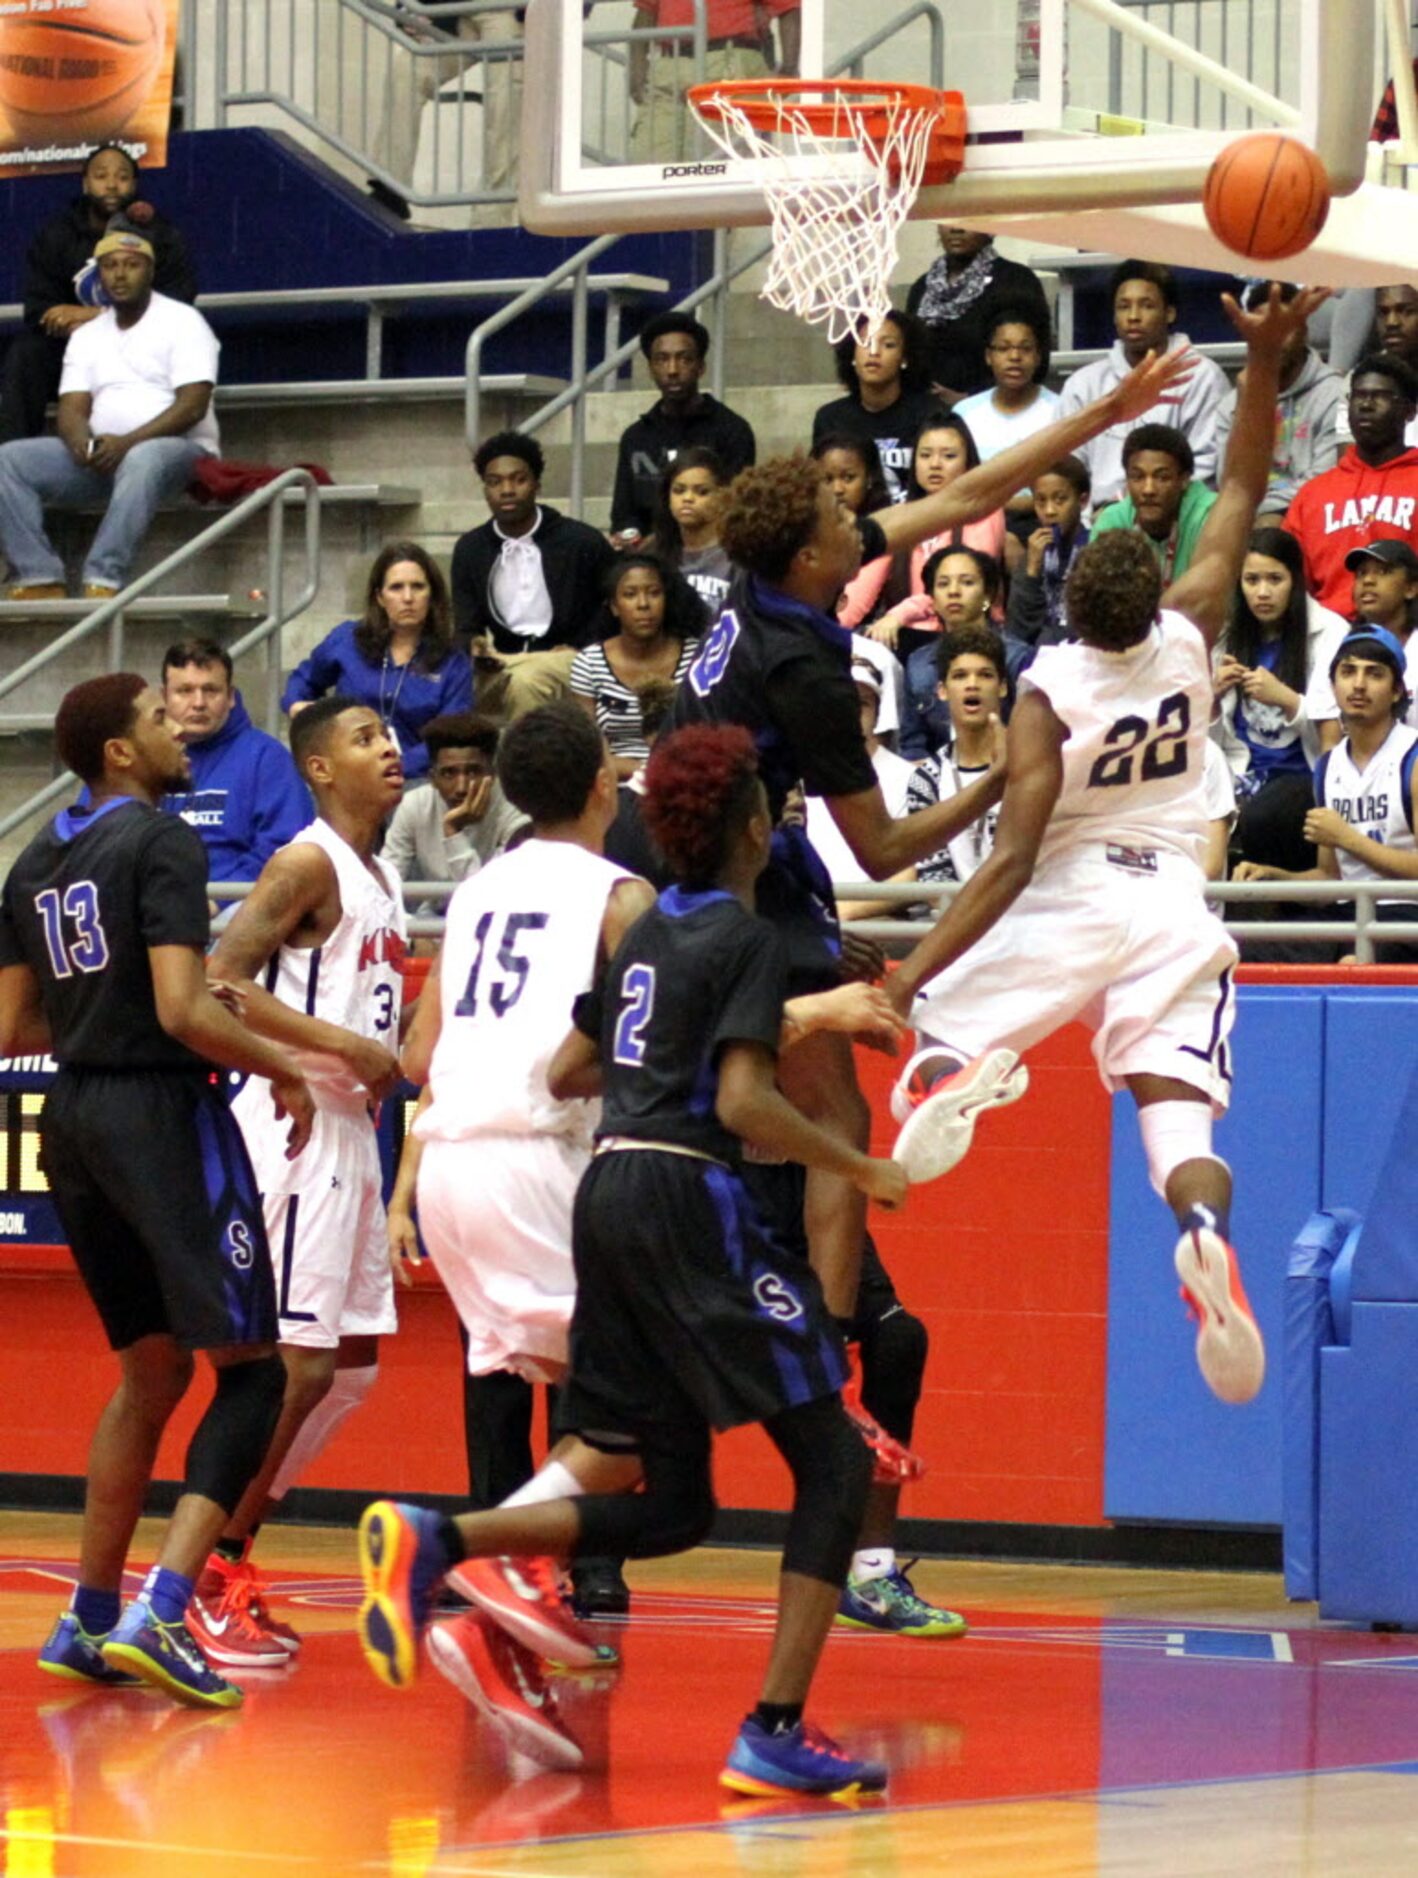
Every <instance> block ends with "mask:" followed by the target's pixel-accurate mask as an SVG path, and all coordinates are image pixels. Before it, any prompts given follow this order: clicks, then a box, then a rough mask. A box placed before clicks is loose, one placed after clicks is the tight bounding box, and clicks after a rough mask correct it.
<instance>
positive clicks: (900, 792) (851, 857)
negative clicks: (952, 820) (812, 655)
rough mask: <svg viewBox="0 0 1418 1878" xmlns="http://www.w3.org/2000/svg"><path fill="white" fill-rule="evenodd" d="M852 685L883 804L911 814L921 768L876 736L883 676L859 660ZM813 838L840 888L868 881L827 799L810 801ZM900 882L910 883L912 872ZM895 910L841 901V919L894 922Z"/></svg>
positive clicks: (890, 812)
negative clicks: (909, 797)
mask: <svg viewBox="0 0 1418 1878" xmlns="http://www.w3.org/2000/svg"><path fill="white" fill-rule="evenodd" d="M852 683H853V684H854V685H855V686H856V688H857V703H858V705H859V707H860V709H861V719H862V735H863V737H864V738H865V739H866V746H867V755H868V756H869V757H870V758H871V766H872V768H873V769H874V770H875V771H876V779H877V781H878V782H879V783H880V784H881V794H882V799H883V801H884V802H885V803H886V812H887V814H888V815H891V816H895V817H898V818H899V817H900V816H902V815H904V814H905V813H906V812H907V811H906V792H907V790H908V788H909V786H910V782H911V778H912V776H913V775H914V773H915V767H916V766H915V764H914V763H909V762H907V760H906V758H905V757H903V756H897V754H896V753H895V751H894V750H888V749H887V747H886V745H885V744H884V743H882V741H881V739H880V738H879V737H878V736H877V734H876V721H877V712H878V710H879V709H880V706H881V696H882V683H881V674H880V672H879V671H878V670H877V669H876V667H875V666H874V665H872V664H870V663H869V662H868V661H867V660H865V659H862V658H860V657H854V658H853V660H852ZM806 827H807V837H808V840H809V841H810V842H811V843H812V845H813V847H814V848H815V849H816V850H817V855H818V859H819V860H820V861H821V862H822V864H823V866H824V867H825V868H826V869H827V871H828V873H829V874H830V875H831V877H832V884H833V886H834V887H840V886H842V885H844V884H845V883H848V882H855V881H859V880H861V879H862V878H863V868H862V864H861V862H860V861H859V860H858V859H857V857H856V855H855V854H853V852H852V850H851V848H850V847H849V846H848V845H847V837H846V836H845V835H844V834H843V833H842V831H841V829H840V828H838V826H837V824H836V822H834V821H833V819H832V816H831V814H830V813H829V812H828V808H827V804H826V803H825V802H824V801H823V800H822V798H821V796H809V797H808V799H807V815H806ZM899 878H901V879H902V880H910V879H911V878H912V875H911V873H910V871H909V870H908V871H907V872H905V873H904V874H902V875H901V876H900V877H899ZM893 911H894V909H893V908H892V907H890V906H884V905H883V904H882V903H881V901H879V900H843V899H841V898H839V899H838V902H837V917H838V918H839V919H889V918H891V917H892V914H893Z"/></svg>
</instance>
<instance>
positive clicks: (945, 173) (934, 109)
mask: <svg viewBox="0 0 1418 1878" xmlns="http://www.w3.org/2000/svg"><path fill="white" fill-rule="evenodd" d="M686 95H687V97H688V100H689V103H690V104H691V105H692V106H693V108H694V110H695V111H696V112H697V113H698V114H699V115H700V116H701V117H704V118H711V119H713V120H714V122H716V123H723V122H724V109H723V107H724V105H725V104H726V103H727V104H732V105H733V106H734V107H735V109H736V110H738V111H740V112H742V114H743V116H744V117H745V118H746V119H747V120H748V122H749V123H750V124H751V125H753V127H754V129H755V130H762V131H772V130H776V129H777V128H778V122H779V114H780V111H781V109H782V108H783V107H784V106H786V105H791V106H792V108H793V109H794V111H795V112H796V113H797V115H798V116H800V117H801V119H802V121H803V123H804V124H805V125H806V126H807V128H808V130H810V131H812V132H813V133H814V134H815V135H817V136H823V137H830V136H831V135H832V133H833V131H834V130H839V131H840V127H841V124H842V121H843V118H844V117H845V118H846V119H847V120H848V121H850V122H852V123H855V124H856V125H858V126H860V128H861V130H862V131H863V132H864V133H865V135H866V136H867V137H868V138H869V139H870V140H871V141H872V142H873V143H878V144H879V143H881V142H882V141H883V140H884V139H885V138H886V136H887V135H888V133H889V131H890V129H891V124H892V119H893V117H894V116H895V114H896V113H897V112H898V111H899V110H900V109H901V108H902V107H903V106H904V107H905V108H906V109H908V110H911V111H920V112H923V113H927V114H929V115H930V116H931V117H933V118H934V120H935V121H934V122H933V124H932V126H931V141H930V148H929V150H928V152H927V156H926V166H925V171H924V175H923V178H922V180H923V181H924V182H926V183H942V182H949V181H950V180H951V179H952V178H953V177H955V176H958V175H959V173H960V170H961V168H962V166H963V164H964V160H965V99H964V95H963V94H962V93H961V92H958V91H937V90H936V89H935V88H934V87H933V86H931V85H903V84H896V83H894V82H891V81H889V80H878V79H873V78H740V79H721V80H719V81H718V82H717V83H715V84H705V85H691V86H690V88H689V91H688V93H687V94H686ZM814 99H816V100H819V101H818V102H812V101H810V100H814Z"/></svg>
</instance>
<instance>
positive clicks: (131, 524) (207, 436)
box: [0, 231, 219, 600]
mask: <svg viewBox="0 0 1418 1878" xmlns="http://www.w3.org/2000/svg"><path fill="white" fill-rule="evenodd" d="M94 253H95V255H96V256H97V258H98V266H99V274H100V276H101V278H102V281H103V285H104V290H105V291H106V292H107V294H108V297H109V300H110V301H111V302H112V304H111V305H110V306H108V307H106V308H105V309H104V310H103V312H101V313H100V314H99V315H98V317H97V318H96V319H92V320H90V321H89V322H88V324H87V325H84V326H80V327H79V328H78V329H77V330H76V331H75V332H74V333H73V334H72V336H71V337H70V340H69V343H68V347H67V349H66V351H65V354H64V374H63V377H62V379H61V380H60V385H59V435H58V436H57V437H28V438H24V439H21V440H20V441H19V442H16V443H7V444H5V445H3V446H0V545H3V547H4V549H5V552H6V554H7V555H8V556H9V557H10V566H11V570H12V575H13V582H14V584H13V585H12V586H11V587H10V588H9V590H8V593H7V598H9V599H11V600H62V599H63V598H64V595H65V587H64V563H63V561H62V560H61V559H60V558H59V556H58V555H57V554H56V553H55V552H54V549H53V547H52V545H51V544H50V540H49V537H48V535H47V534H46V533H45V531H44V509H45V505H46V504H50V505H52V506H55V507H64V508H69V507H75V506H80V507H82V506H91V507H92V506H101V507H102V508H103V509H104V517H103V520H102V522H100V524H99V528H98V533H97V534H96V535H95V537H94V540H93V544H92V546H91V547H90V549H89V552H88V556H87V558H86V560H85V562H84V569H83V591H84V597H85V599H94V600H104V599H108V598H110V597H111V596H112V595H113V594H115V593H117V591H118V589H119V588H120V587H121V586H122V585H123V584H124V582H125V581H126V580H127V578H128V570H129V568H130V567H131V565H132V562H133V556H134V555H135V554H136V553H137V551H138V547H139V544H140V543H141V541H142V539H143V537H144V535H145V534H146V533H147V531H148V525H149V523H150V522H151V521H152V519H153V516H154V514H155V513H156V512H157V509H158V506H159V504H160V503H162V502H163V501H165V500H169V499H171V498H172V497H174V496H178V495H180V494H181V493H182V491H183V490H184V489H185V488H186V487H187V483H188V480H189V479H190V477H191V474H192V466H193V464H194V463H195V462H196V461H197V459H198V457H200V456H203V455H212V456H215V455H216V454H217V451H218V448H219V444H218V437H217V421H216V419H215V417H213V415H212V388H213V386H214V385H215V384H216V382H217V353H218V350H219V347H218V345H217V338H216V334H215V333H214V332H213V331H212V329H211V327H210V326H208V324H207V322H206V321H205V320H204V319H203V318H202V315H201V314H200V313H199V312H197V310H196V309H195V308H194V307H190V306H184V305H183V304H182V302H181V301H180V300H169V299H168V298H167V296H166V295H165V294H160V293H154V292H153V246H152V243H151V242H150V241H148V240H147V239H146V238H145V237H144V236H142V235H139V234H136V233H131V232H125V231H114V232H112V233H109V234H107V235H105V236H103V238H102V239H101V240H100V241H99V243H98V244H97V246H96V247H95V249H94Z"/></svg>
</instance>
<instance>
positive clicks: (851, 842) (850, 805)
mask: <svg viewBox="0 0 1418 1878" xmlns="http://www.w3.org/2000/svg"><path fill="white" fill-rule="evenodd" d="M993 728H994V731H995V755H994V760H993V761H992V762H991V764H990V767H989V768H988V769H987V770H986V771H985V773H984V775H983V776H981V777H980V778H979V780H978V781H976V782H972V783H971V784H970V786H969V788H968V789H962V790H961V791H960V793H959V794H958V795H954V796H947V797H946V798H945V800H944V801H943V802H933V803H932V804H931V806H930V807H929V808H928V809H919V810H918V811H917V812H916V813H915V814H914V815H900V816H893V815H892V814H890V813H889V812H888V810H887V807H886V798H885V797H884V796H883V795H882V793H881V787H880V785H879V784H878V785H876V786H874V787H873V788H871V789H863V790H861V791H860V792H859V793H858V794H856V795H850V796H826V797H824V800H825V802H826V803H827V808H828V812H829V814H830V815H831V817H832V819H833V821H834V822H836V824H837V826H838V828H840V829H841V831H842V835H843V838H844V840H845V841H846V843H847V846H848V847H849V848H850V849H851V850H852V853H853V854H854V855H855V857H856V859H857V860H858V861H859V862H860V863H861V865H862V867H863V869H864V870H865V872H866V874H867V875H868V877H869V878H870V879H872V880H887V879H889V878H890V876H891V875H893V874H899V873H900V872H901V870H902V868H905V867H911V866H913V865H914V864H915V862H917V861H924V860H925V859H926V858H927V856H929V855H932V854H938V853H939V852H940V850H941V849H942V848H943V847H944V846H945V844H946V842H947V841H953V840H954V839H955V837H956V835H958V834H959V833H960V831H961V830H962V829H963V828H968V827H969V826H970V824H971V822H975V821H978V820H979V819H980V817H981V816H982V815H984V814H985V813H986V812H987V811H988V810H990V809H992V808H993V807H994V806H995V804H996V803H997V802H998V801H999V799H1000V796H1001V795H1002V793H1003V791H1004V775H1005V772H1004V759H1005V747H1006V745H1005V736H1004V732H1003V730H1002V728H1001V726H1000V725H999V723H998V721H997V720H995V721H994V723H993Z"/></svg>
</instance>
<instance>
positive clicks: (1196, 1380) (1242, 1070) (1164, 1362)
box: [1104, 985, 1325, 1525]
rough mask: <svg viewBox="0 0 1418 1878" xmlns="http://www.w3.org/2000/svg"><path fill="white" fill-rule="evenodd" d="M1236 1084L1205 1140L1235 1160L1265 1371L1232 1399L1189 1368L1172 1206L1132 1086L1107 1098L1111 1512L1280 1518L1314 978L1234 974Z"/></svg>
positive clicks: (1320, 1001) (1272, 1521)
mask: <svg viewBox="0 0 1418 1878" xmlns="http://www.w3.org/2000/svg"><path fill="white" fill-rule="evenodd" d="M1238 995H1239V999H1240V1005H1239V1010H1238V1013H1237V1019H1236V1029H1235V1033H1234V1039H1233V1041H1234V1044H1235V1059H1236V1087H1235V1093H1234V1096H1233V1100H1232V1105H1231V1111H1230V1113H1229V1114H1228V1115H1227V1117H1226V1119H1225V1120H1224V1121H1223V1122H1221V1123H1220V1124H1219V1125H1218V1127H1217V1130H1216V1137H1215V1140H1216V1152H1217V1153H1218V1154H1220V1155H1222V1156H1224V1157H1225V1159H1226V1160H1228V1161H1229V1162H1230V1163H1231V1166H1232V1168H1233V1169H1234V1171H1235V1175H1236V1198H1235V1205H1234V1208H1233V1211H1232V1216H1231V1223H1232V1235H1233V1239H1234V1242H1235V1245H1236V1248H1237V1252H1238V1255H1239V1257H1240V1262H1241V1271H1242V1275H1243V1278H1244V1281H1245V1286H1246V1293H1247V1295H1248V1297H1249V1298H1250V1301H1251V1306H1252V1309H1253V1310H1254V1311H1255V1314H1256V1319H1257V1321H1258V1322H1259V1324H1260V1327H1261V1331H1262V1334H1263V1335H1264V1337H1265V1339H1266V1346H1267V1349H1268V1350H1269V1352H1270V1373H1269V1374H1268V1375H1267V1377H1266V1382H1265V1387H1264V1388H1263V1389H1262V1391H1261V1394H1260V1396H1259V1397H1258V1398H1257V1400H1256V1401H1255V1402H1254V1403H1252V1404H1250V1405H1249V1406H1248V1407H1246V1408H1240V1409H1238V1408H1228V1407H1226V1406H1225V1405H1224V1404H1222V1403H1220V1402H1218V1401H1217V1400H1216V1398H1215V1397H1214V1396H1213V1395H1212V1394H1211V1392H1210V1390H1209V1389H1208V1388H1207V1387H1206V1384H1205V1383H1204V1382H1203V1381H1202V1379H1201V1376H1200V1374H1199V1372H1198V1370H1197V1367H1196V1358H1195V1354H1194V1349H1195V1341H1196V1339H1195V1333H1194V1331H1193V1330H1192V1327H1191V1322H1190V1320H1189V1319H1188V1318H1187V1316H1186V1315H1185V1313H1184V1311H1183V1308H1182V1304H1181V1301H1180V1299H1179V1298H1178V1296H1177V1281H1176V1277H1175V1275H1174V1272H1173V1267H1172V1250H1173V1247H1174V1245H1175V1244H1176V1238H1177V1232H1176V1226H1175V1223H1174V1221H1173V1220H1172V1216H1171V1214H1170V1212H1169V1210H1168V1209H1167V1207H1166V1206H1164V1205H1163V1203H1162V1202H1161V1201H1160V1200H1159V1199H1158V1198H1157V1196H1156V1195H1155V1194H1154V1193H1153V1192H1152V1189H1151V1187H1150V1186H1149V1185H1148V1178H1147V1163H1146V1159H1145V1157H1144V1155H1143V1152H1142V1145H1141V1142H1140V1140H1139V1138H1138V1130H1137V1120H1136V1114H1135V1110H1134V1105H1133V1101H1132V1098H1131V1096H1119V1097H1118V1098H1117V1100H1116V1102H1115V1104H1114V1114H1113V1154H1112V1219H1111V1226H1110V1231H1109V1255H1108V1399H1107V1435H1106V1456H1105V1472H1104V1511H1105V1512H1106V1514H1107V1516H1108V1518H1110V1519H1132V1520H1178V1521H1188V1522H1196V1523H1202V1524H1205V1523H1214V1524H1236V1525H1279V1523H1280V1518H1281V1421H1282V1402H1283V1388H1282V1382H1281V1374H1280V1372H1281V1370H1282V1368H1283V1360H1282V1349H1283V1345H1284V1319H1285V1285H1286V1277H1285V1274H1286V1268H1287V1264H1288V1261H1289V1254H1290V1245H1291V1241H1292V1239H1293V1238H1294V1235H1295V1231H1296V1228H1297V1226H1298V1225H1299V1224H1300V1222H1301V1221H1303V1220H1304V1219H1306V1218H1307V1217H1308V1216H1309V1215H1310V1214H1311V1213H1312V1212H1314V1211H1315V1209H1316V1208H1317V1207H1318V1205H1319V1204H1320V1136H1321V1126H1320V1119H1321V1096H1322V1090H1323V1078H1322V1075H1321V1063H1322V1060H1323V1049H1324V996H1325V994H1324V988H1323V987H1319V986H1315V987H1311V986H1304V987H1290V986H1286V987H1283V988H1282V987H1277V986H1269V985H1243V986H1241V987H1240V990H1239V994H1238Z"/></svg>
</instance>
